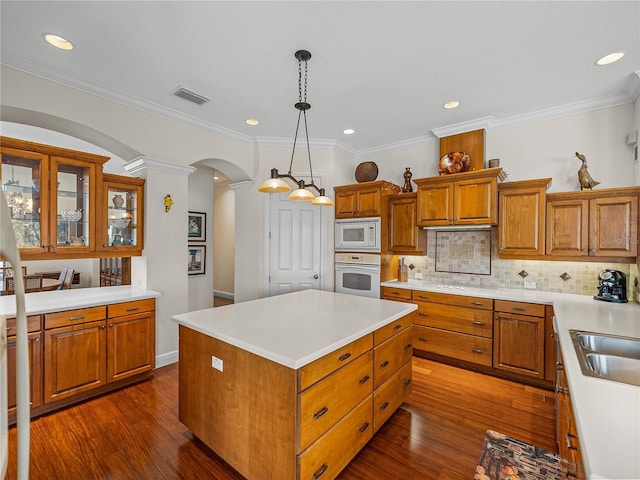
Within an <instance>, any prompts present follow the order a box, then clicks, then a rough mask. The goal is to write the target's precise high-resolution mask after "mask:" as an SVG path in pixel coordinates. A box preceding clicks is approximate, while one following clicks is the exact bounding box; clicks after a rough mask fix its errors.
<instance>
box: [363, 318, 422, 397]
mask: <svg viewBox="0 0 640 480" xmlns="http://www.w3.org/2000/svg"><path fill="white" fill-rule="evenodd" d="M411 331H412V329H411V328H406V329H404V330H403V331H402V332H400V333H399V334H398V335H395V336H393V337H391V338H390V339H389V340H387V341H386V342H384V343H382V344H381V345H379V346H377V347H376V348H375V349H374V350H373V388H378V387H379V386H380V385H382V382H384V381H385V380H386V379H387V378H389V377H390V376H391V375H393V373H394V372H395V371H396V370H398V368H399V367H400V366H401V365H403V364H404V363H405V362H406V361H407V360H410V359H411V357H412V356H413V348H412V343H411V342H412V340H413V335H412V333H411Z"/></svg>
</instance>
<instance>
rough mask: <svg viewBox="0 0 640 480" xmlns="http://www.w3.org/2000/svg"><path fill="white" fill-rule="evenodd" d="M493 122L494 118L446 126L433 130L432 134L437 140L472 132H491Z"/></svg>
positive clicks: (483, 118)
mask: <svg viewBox="0 0 640 480" xmlns="http://www.w3.org/2000/svg"><path fill="white" fill-rule="evenodd" d="M492 121H493V117H482V118H477V119H475V120H469V121H466V122H460V123H453V124H451V125H445V126H444V127H438V128H432V129H431V133H433V134H434V135H435V136H436V137H437V138H442V137H449V136H451V135H457V134H458V133H465V132H471V131H473V130H482V129H484V130H489V127H490V126H491V123H492Z"/></svg>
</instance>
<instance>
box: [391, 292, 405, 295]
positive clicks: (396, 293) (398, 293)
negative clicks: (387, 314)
mask: <svg viewBox="0 0 640 480" xmlns="http://www.w3.org/2000/svg"><path fill="white" fill-rule="evenodd" d="M391 293H392V294H394V295H402V294H401V293H400V292H391Z"/></svg>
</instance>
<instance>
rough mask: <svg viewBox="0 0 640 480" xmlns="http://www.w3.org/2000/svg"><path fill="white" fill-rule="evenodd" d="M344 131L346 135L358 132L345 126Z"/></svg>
mask: <svg viewBox="0 0 640 480" xmlns="http://www.w3.org/2000/svg"><path fill="white" fill-rule="evenodd" d="M342 133H344V134H345V135H353V134H354V133H356V131H355V130H354V129H353V128H345V129H344V130H343V131H342Z"/></svg>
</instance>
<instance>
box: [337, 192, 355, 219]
mask: <svg viewBox="0 0 640 480" xmlns="http://www.w3.org/2000/svg"><path fill="white" fill-rule="evenodd" d="M335 212H336V213H335V214H336V218H353V217H355V216H356V212H357V202H356V192H355V191H350V192H340V193H336V206H335Z"/></svg>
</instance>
